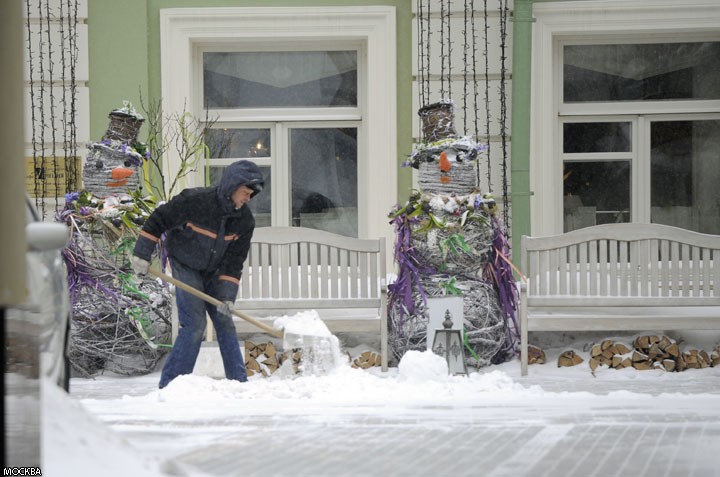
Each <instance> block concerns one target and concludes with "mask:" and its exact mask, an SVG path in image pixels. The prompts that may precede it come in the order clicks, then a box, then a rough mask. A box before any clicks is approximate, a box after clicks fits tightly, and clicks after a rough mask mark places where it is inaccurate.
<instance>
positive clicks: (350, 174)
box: [290, 128, 358, 237]
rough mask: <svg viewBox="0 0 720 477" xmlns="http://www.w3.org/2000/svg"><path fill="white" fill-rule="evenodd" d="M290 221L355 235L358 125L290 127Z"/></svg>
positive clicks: (299, 224) (298, 224)
mask: <svg viewBox="0 0 720 477" xmlns="http://www.w3.org/2000/svg"><path fill="white" fill-rule="evenodd" d="M290 162H291V164H292V165H291V174H292V217H293V225H295V226H302V227H310V228H314V229H321V230H327V231H330V232H335V233H337V234H340V235H346V236H349V237H357V234H358V223H357V203H358V201H357V183H358V171H357V129H356V128H317V129H314V128H313V129H291V130H290Z"/></svg>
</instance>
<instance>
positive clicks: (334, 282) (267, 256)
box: [235, 227, 388, 371]
mask: <svg viewBox="0 0 720 477" xmlns="http://www.w3.org/2000/svg"><path fill="white" fill-rule="evenodd" d="M386 263H387V262H386V249H385V238H379V239H376V240H370V239H357V238H352V237H345V236H341V235H336V234H333V233H330V232H325V231H322V230H316V229H309V228H303V227H258V228H256V229H255V233H254V234H253V238H252V244H251V247H250V253H249V254H248V257H247V260H246V261H245V264H244V266H243V276H242V279H241V280H240V290H239V292H238V298H237V301H236V304H235V306H236V308H238V309H239V310H241V311H243V312H245V313H247V314H248V315H250V316H252V317H253V318H256V319H258V320H259V321H263V322H265V323H266V324H268V325H270V326H272V318H273V317H278V316H283V315H291V314H295V313H298V312H301V311H306V310H317V311H318V314H319V315H320V318H322V320H323V322H324V323H325V324H326V325H327V327H328V329H329V330H330V331H331V332H332V333H339V332H358V333H377V335H378V336H379V337H380V354H381V360H382V370H383V371H386V370H387V366H388V336H387V333H388V331H387V287H386ZM235 325H236V327H237V331H238V333H250V332H256V331H259V330H258V329H257V328H256V327H255V326H253V325H252V324H250V323H247V322H245V321H243V320H241V319H239V318H238V319H236V322H235Z"/></svg>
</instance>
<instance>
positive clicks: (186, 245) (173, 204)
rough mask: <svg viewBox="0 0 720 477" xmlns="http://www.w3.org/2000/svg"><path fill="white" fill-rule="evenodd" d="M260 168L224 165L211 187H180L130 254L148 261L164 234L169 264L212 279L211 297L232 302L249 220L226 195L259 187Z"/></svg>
mask: <svg viewBox="0 0 720 477" xmlns="http://www.w3.org/2000/svg"><path fill="white" fill-rule="evenodd" d="M263 184H264V182H263V177H262V173H261V172H260V169H259V168H258V167H257V165H255V164H254V163H252V162H249V161H238V162H235V163H233V164H231V165H230V166H228V167H227V168H226V169H225V171H224V173H223V176H222V179H221V180H220V184H219V185H218V186H215V187H198V188H192V189H185V190H183V191H182V192H181V193H180V194H179V195H177V196H175V197H173V198H172V199H171V200H170V201H169V202H167V203H166V204H163V205H161V206H160V207H158V208H157V209H155V211H154V212H153V213H152V215H151V216H150V217H149V218H148V220H147V221H146V222H145V225H144V226H143V229H142V231H141V232H140V236H139V237H138V240H137V242H136V243H135V249H134V251H133V254H134V255H136V256H138V257H140V258H142V259H144V260H148V261H150V258H151V257H152V254H153V252H154V251H155V248H156V245H157V244H158V243H159V242H160V239H161V237H162V235H163V234H164V233H166V234H167V235H166V237H165V243H164V245H165V247H166V249H167V252H168V256H169V257H170V259H171V261H175V260H176V261H178V262H180V263H182V264H183V265H185V266H186V267H189V268H191V269H193V270H197V271H198V273H200V274H201V275H202V276H203V277H204V278H210V277H214V276H215V279H216V280H217V282H216V286H215V289H216V290H217V292H216V296H215V298H217V299H218V300H222V301H228V300H232V301H234V300H235V298H236V296H237V291H238V285H239V283H240V277H241V275H242V266H243V263H244V262H245V258H246V257H247V254H248V250H249V249H250V239H251V238H252V234H253V231H254V229H255V218H254V217H253V215H252V212H251V211H250V209H249V208H248V207H247V206H244V207H242V208H240V209H235V205H234V204H233V202H232V200H231V199H230V196H231V195H232V193H233V192H234V191H235V190H236V189H237V188H238V187H240V186H243V185H245V186H248V187H250V188H252V189H254V192H253V194H252V196H255V194H257V193H258V192H259V191H260V190H262V187H263Z"/></svg>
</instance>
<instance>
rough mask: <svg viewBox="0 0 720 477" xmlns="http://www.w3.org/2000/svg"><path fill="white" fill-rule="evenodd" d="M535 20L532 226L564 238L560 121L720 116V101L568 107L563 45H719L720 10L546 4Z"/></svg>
mask: <svg viewBox="0 0 720 477" xmlns="http://www.w3.org/2000/svg"><path fill="white" fill-rule="evenodd" d="M533 14H534V17H535V22H534V23H533V55H532V65H531V69H532V73H531V74H532V92H531V93H532V94H531V131H530V146H531V147H530V169H531V172H530V188H531V190H532V192H533V195H532V196H531V210H532V213H531V219H530V220H531V224H530V226H531V230H532V234H533V235H553V234H557V233H561V232H562V230H563V205H562V187H563V184H562V142H561V137H562V131H561V129H560V124H561V115H563V116H565V115H581V114H582V115H586V114H588V112H592V113H593V114H598V115H600V114H607V115H618V114H621V113H623V114H636V115H637V114H661V113H672V112H679V111H680V110H681V109H680V108H682V107H684V106H692V109H691V110H690V111H691V112H693V113H711V112H718V111H720V101H695V102H686V101H678V102H672V103H673V104H665V105H663V104H661V103H660V102H657V103H650V102H647V103H645V102H642V103H640V102H638V103H634V104H632V105H630V104H618V103H613V104H611V103H598V104H593V105H592V106H591V107H590V106H588V105H587V104H585V105H562V85H561V82H560V81H558V74H559V72H560V71H561V70H560V67H561V65H562V51H561V48H560V45H561V42H563V41H566V40H570V41H572V43H573V44H576V43H578V42H581V41H585V40H588V41H592V42H596V41H597V40H598V39H599V38H603V39H605V40H607V41H612V42H613V43H617V42H622V41H623V39H627V38H633V39H634V41H635V42H637V38H638V35H642V36H643V37H644V38H646V39H647V41H651V42H653V43H655V42H662V41H664V40H665V39H666V38H667V37H668V36H672V38H673V41H683V40H689V41H692V40H697V39H699V38H703V39H707V38H712V39H713V40H717V39H718V38H720V28H719V27H718V25H720V4H718V2H717V0H684V1H682V2H678V1H677V0H647V1H643V2H637V1H635V2H631V1H626V0H622V1H617V0H597V1H571V2H546V3H545V2H544V3H535V4H534V5H533ZM631 35H632V36H631ZM690 103H691V104H690ZM682 111H688V109H682ZM633 173H635V169H634V166H633ZM648 181H649V179H648ZM638 193H639V191H635V190H633V192H632V194H633V197H632V198H631V200H632V199H635V201H634V204H635V205H633V206H632V207H633V208H634V207H636V206H637V204H638V202H637V197H636V195H637V194H638ZM633 220H637V218H635V217H634V218H633Z"/></svg>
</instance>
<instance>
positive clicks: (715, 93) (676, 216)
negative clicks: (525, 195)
mask: <svg viewBox="0 0 720 477" xmlns="http://www.w3.org/2000/svg"><path fill="white" fill-rule="evenodd" d="M673 3H676V2H669V1H665V0H648V1H646V2H613V1H602V0H590V1H587V2H582V5H574V6H573V7H571V8H568V5H569V4H568V3H566V2H548V3H542V4H534V6H533V8H534V14H535V16H536V19H537V23H536V28H535V30H534V31H535V33H534V35H535V37H534V40H533V99H532V109H533V111H534V114H533V125H532V127H533V138H532V146H533V147H532V153H531V154H532V156H531V168H532V169H531V184H532V185H531V187H532V188H533V191H534V196H533V198H532V202H531V205H532V208H533V211H534V213H533V214H532V223H531V227H532V233H533V234H534V235H552V234H555V233H559V232H562V231H569V230H575V229H578V228H582V227H585V226H589V225H594V224H602V223H608V222H655V223H663V224H668V225H674V226H678V227H682V228H686V229H690V230H696V231H700V232H704V233H719V232H720V216H719V215H718V212H717V211H719V210H720V193H719V192H717V191H716V190H715V189H717V188H713V187H712V186H710V185H709V184H711V183H714V184H716V183H720V158H719V157H718V155H717V149H718V146H719V145H720V31H719V30H718V29H717V25H718V21H719V20H720V5H718V4H717V2H714V1H711V0H687V2H683V4H682V5H680V4H673ZM621 25H622V26H623V27H622V28H620V26H621ZM713 150H715V153H714V154H713V153H712V151H713Z"/></svg>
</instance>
